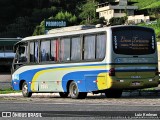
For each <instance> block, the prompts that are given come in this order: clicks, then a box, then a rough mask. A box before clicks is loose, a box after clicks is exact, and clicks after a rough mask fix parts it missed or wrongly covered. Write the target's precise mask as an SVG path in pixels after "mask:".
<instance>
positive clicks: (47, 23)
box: [45, 19, 67, 30]
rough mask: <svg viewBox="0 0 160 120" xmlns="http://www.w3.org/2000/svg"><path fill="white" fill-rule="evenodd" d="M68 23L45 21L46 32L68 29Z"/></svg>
mask: <svg viewBox="0 0 160 120" xmlns="http://www.w3.org/2000/svg"><path fill="white" fill-rule="evenodd" d="M66 26H67V22H66V21H65V20H53V19H48V20H45V30H51V29H53V28H60V27H66Z"/></svg>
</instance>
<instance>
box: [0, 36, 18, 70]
mask: <svg viewBox="0 0 160 120" xmlns="http://www.w3.org/2000/svg"><path fill="white" fill-rule="evenodd" d="M20 40H21V38H0V67H1V70H5V69H8V68H9V69H8V70H11V66H12V62H13V59H14V55H15V53H14V52H13V46H14V44H15V43H17V42H18V41H20Z"/></svg>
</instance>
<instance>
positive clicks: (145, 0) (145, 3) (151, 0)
mask: <svg viewBox="0 0 160 120" xmlns="http://www.w3.org/2000/svg"><path fill="white" fill-rule="evenodd" d="M130 1H132V2H136V3H135V4H134V5H136V6H138V8H139V9H146V8H155V7H158V5H160V1H159V0H130Z"/></svg>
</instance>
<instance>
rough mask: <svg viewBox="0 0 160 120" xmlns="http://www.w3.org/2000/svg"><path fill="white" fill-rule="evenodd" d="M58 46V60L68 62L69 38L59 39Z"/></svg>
mask: <svg viewBox="0 0 160 120" xmlns="http://www.w3.org/2000/svg"><path fill="white" fill-rule="evenodd" d="M60 44H61V45H60V60H61V61H70V38H63V39H61V42H60Z"/></svg>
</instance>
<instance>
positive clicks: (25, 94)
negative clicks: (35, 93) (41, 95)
mask: <svg viewBox="0 0 160 120" xmlns="http://www.w3.org/2000/svg"><path fill="white" fill-rule="evenodd" d="M22 95H23V97H31V96H32V92H28V84H27V83H26V82H24V83H23V84H22Z"/></svg>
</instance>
